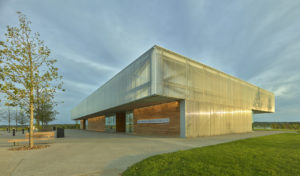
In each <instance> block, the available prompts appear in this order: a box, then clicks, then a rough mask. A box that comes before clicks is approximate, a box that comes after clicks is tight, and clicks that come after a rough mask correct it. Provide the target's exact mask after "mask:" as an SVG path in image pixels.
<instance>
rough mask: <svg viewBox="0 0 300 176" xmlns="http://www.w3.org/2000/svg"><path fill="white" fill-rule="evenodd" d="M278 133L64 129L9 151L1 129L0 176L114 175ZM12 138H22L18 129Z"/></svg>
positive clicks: (5, 133)
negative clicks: (189, 134) (162, 156)
mask: <svg viewBox="0 0 300 176" xmlns="http://www.w3.org/2000/svg"><path fill="white" fill-rule="evenodd" d="M276 133H281V132H277V131H255V132H252V133H246V134H231V135H223V136H213V137H201V138H192V139H182V138H163V137H141V136H133V135H126V134H109V133H102V132H92V131H83V130H65V136H66V137H65V138H64V139H55V140H54V141H53V142H52V144H51V145H50V147H48V148H46V149H40V150H32V151H8V148H9V146H10V144H8V143H7V139H9V138H12V136H11V134H8V133H7V132H6V131H5V132H3V131H1V132H0V157H1V159H0V175H3V176H6V175H7V176H10V175H12V176H30V175H32V176H39V175H43V176H46V175H52V176H53V175H60V176H70V175H71V176H94V175H103V176H117V175H120V173H122V172H123V171H124V170H125V169H126V168H127V167H128V166H130V165H132V164H134V163H136V162H138V161H140V160H142V159H144V158H147V157H149V156H151V155H155V154H159V153H166V152H173V151H177V150H185V149H190V148H195V147H202V146H208V145H214V144H219V143H224V142H229V141H234V140H238V139H245V138H250V137H256V136H264V135H271V134H276ZM15 138H24V135H22V134H20V132H18V133H17V136H16V137H15Z"/></svg>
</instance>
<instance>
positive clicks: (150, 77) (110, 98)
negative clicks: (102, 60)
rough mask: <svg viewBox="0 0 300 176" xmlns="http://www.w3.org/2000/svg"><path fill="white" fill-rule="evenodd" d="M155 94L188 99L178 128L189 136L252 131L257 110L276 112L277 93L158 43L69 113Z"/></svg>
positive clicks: (74, 114) (82, 113) (98, 109)
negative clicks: (253, 118) (167, 48)
mask: <svg viewBox="0 0 300 176" xmlns="http://www.w3.org/2000/svg"><path fill="white" fill-rule="evenodd" d="M153 96H156V97H157V96H158V97H165V98H172V99H177V100H181V102H182V101H184V103H180V106H181V107H180V110H181V112H180V114H181V115H180V116H181V117H180V118H181V119H180V123H181V124H180V126H181V127H180V130H181V135H182V136H187V137H194V136H209V135H219V134H226V133H240V132H249V131H251V130H252V113H253V112H254V113H263V112H274V111H275V98H274V94H273V93H271V92H269V91H266V90H264V89H261V88H259V87H257V86H254V85H252V84H249V83H247V82H245V81H242V80H240V79H238V78H235V77H233V76H230V75H228V74H225V73H223V72H221V71H218V70H216V69H213V68H211V67H208V66H206V65H203V64H201V63H198V62H196V61H193V60H191V59H188V58H186V57H184V56H181V55H179V54H176V53H174V52H172V51H169V50H166V49H163V48H161V47H158V46H154V47H153V48H151V49H150V50H148V51H147V52H146V53H144V54H143V55H142V56H140V57H139V58H138V59H137V60H135V61H134V62H133V63H131V64H130V65H129V66H127V67H126V68H125V69H124V70H122V71H121V72H119V73H118V74H117V75H116V76H114V77H113V78H112V79H111V80H110V81H108V82H107V83H106V84H104V85H103V86H102V87H100V88H99V89H97V90H96V91H95V92H94V93H92V94H91V95H90V96H88V97H87V98H86V99H85V100H83V101H82V102H81V103H80V104H79V105H78V106H76V107H75V108H74V109H73V110H72V113H71V115H72V118H73V119H78V118H80V117H83V116H86V115H89V114H93V113H97V112H101V111H105V110H107V109H110V108H113V107H118V106H121V105H125V104H128V103H132V102H135V101H137V100H141V99H142V100H144V99H145V98H146V99H145V101H148V102H149V101H152V100H151V99H150V97H153ZM133 108H134V107H133ZM127 110H132V109H126V111H127ZM111 113H115V112H111ZM107 115H110V114H107Z"/></svg>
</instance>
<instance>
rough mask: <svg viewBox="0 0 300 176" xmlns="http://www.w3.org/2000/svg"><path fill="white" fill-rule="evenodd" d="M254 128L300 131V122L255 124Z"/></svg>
mask: <svg viewBox="0 0 300 176" xmlns="http://www.w3.org/2000/svg"><path fill="white" fill-rule="evenodd" d="M253 128H262V129H267V128H272V129H289V130H300V122H254V123H253Z"/></svg>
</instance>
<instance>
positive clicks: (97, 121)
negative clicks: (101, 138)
mask: <svg viewBox="0 0 300 176" xmlns="http://www.w3.org/2000/svg"><path fill="white" fill-rule="evenodd" d="M88 130H91V131H105V116H99V117H94V118H89V119H88Z"/></svg>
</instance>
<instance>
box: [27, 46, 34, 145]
mask: <svg viewBox="0 0 300 176" xmlns="http://www.w3.org/2000/svg"><path fill="white" fill-rule="evenodd" d="M28 48H29V54H28V55H29V60H30V68H29V69H30V70H29V71H30V97H29V99H30V100H29V102H30V105H29V106H30V107H29V108H30V131H29V147H30V148H32V147H33V145H34V144H33V110H34V109H33V108H34V107H33V103H34V100H33V87H34V84H33V64H32V58H31V52H30V46H29V47H28Z"/></svg>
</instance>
